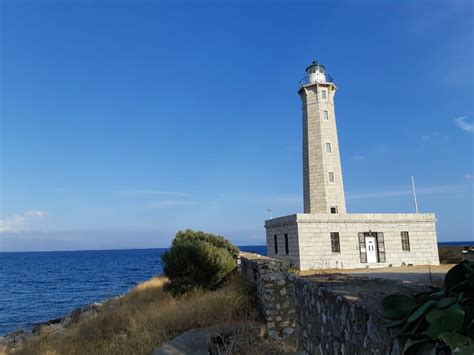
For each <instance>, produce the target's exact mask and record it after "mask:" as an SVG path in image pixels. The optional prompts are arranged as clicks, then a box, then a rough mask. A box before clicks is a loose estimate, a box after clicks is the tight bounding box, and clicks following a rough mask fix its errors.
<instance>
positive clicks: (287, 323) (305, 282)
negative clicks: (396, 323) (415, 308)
mask: <svg viewBox="0 0 474 355" xmlns="http://www.w3.org/2000/svg"><path fill="white" fill-rule="evenodd" d="M241 271H242V273H243V274H244V275H246V277H247V278H248V280H250V282H252V283H254V284H255V285H256V287H257V290H258V301H259V304H260V308H261V311H262V314H263V315H264V316H265V319H266V324H267V328H268V334H269V336H271V337H275V338H278V337H288V336H291V337H293V339H295V340H296V342H297V344H298V353H299V354H348V355H353V354H389V355H396V354H401V353H402V349H401V346H400V343H399V341H398V340H397V339H394V338H392V337H391V336H390V334H389V331H388V329H387V328H386V327H385V324H386V322H385V321H384V320H383V319H382V299H383V298H384V297H385V296H386V295H388V294H393V293H404V294H414V293H418V292H421V291H426V289H424V287H423V286H416V285H407V284H404V283H402V282H398V281H391V280H382V279H371V278H364V277H354V276H350V275H345V274H320V275H312V276H296V275H294V274H292V273H288V272H286V266H285V265H284V262H282V261H281V260H276V259H271V258H267V257H262V256H258V255H256V254H247V253H245V254H243V255H242V257H241Z"/></svg>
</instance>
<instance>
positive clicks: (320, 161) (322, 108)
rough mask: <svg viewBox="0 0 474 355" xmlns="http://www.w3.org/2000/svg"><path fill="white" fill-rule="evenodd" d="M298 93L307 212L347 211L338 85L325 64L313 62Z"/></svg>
mask: <svg viewBox="0 0 474 355" xmlns="http://www.w3.org/2000/svg"><path fill="white" fill-rule="evenodd" d="M298 94H299V95H300V97H301V101H302V111H303V190H304V213H325V214H345V213H346V201H345V197H344V185H343V181H342V169H341V159H340V156H339V142H338V139H337V128H336V115H335V112H334V95H335V94H336V85H334V83H333V82H332V79H331V77H330V76H329V74H327V73H326V70H325V68H324V66H323V65H321V64H319V63H318V62H316V61H314V62H313V63H312V64H311V65H310V66H309V67H308V68H306V77H305V78H304V79H303V81H302V82H301V85H300V88H299V90H298Z"/></svg>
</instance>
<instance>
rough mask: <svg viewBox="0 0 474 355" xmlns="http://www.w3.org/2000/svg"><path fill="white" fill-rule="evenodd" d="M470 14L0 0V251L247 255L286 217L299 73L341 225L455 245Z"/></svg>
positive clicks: (257, 4)
mask: <svg viewBox="0 0 474 355" xmlns="http://www.w3.org/2000/svg"><path fill="white" fill-rule="evenodd" d="M473 6H474V5H473V3H472V1H467V0H466V1H447V0H446V1H389V0H386V1H318V2H312V1H289V0H288V1H272V2H270V1H250V0H247V1H198V0H195V1H184V0H182V1H174V2H171V1H93V0H89V1H88V0H83V1H80V0H77V1H67V0H63V1H60V0H56V1H41V0H35V1H25V0H22V1H13V0H0V26H1V27H0V28H1V38H0V39H1V42H0V50H1V51H0V60H1V62H0V65H1V71H0V74H1V77H0V85H1V87H0V88H1V97H0V99H1V100H0V119H1V126H0V127H1V128H0V129H1V132H0V140H1V144H0V146H1V148H0V149H1V151H0V157H1V165H0V169H1V170H0V177H1V182H0V183H1V185H0V251H2V250H3V251H12V250H64V249H111V248H150V247H166V246H168V245H169V243H170V241H171V239H172V238H173V236H174V234H175V233H176V231H178V230H181V229H186V228H193V229H199V230H205V231H208V232H212V233H219V234H222V235H224V236H226V237H228V238H229V239H230V240H231V241H233V242H234V243H236V244H238V245H251V244H253V245H258V244H259V245H262V244H264V243H265V242H264V236H265V230H264V227H263V225H264V221H265V219H268V218H269V217H270V216H269V212H268V211H267V209H271V210H273V217H276V216H282V215H287V214H293V213H297V212H299V213H301V212H302V211H303V194H302V151H301V141H302V139H301V133H302V127H301V125H302V117H301V102H300V99H299V97H298V95H297V88H298V83H299V81H300V80H301V79H302V78H303V76H304V69H305V68H306V67H307V66H308V65H309V64H310V62H311V61H313V60H317V61H319V62H321V63H323V64H324V65H325V66H326V69H327V71H328V72H329V73H330V74H331V76H332V77H333V78H334V81H335V83H336V85H337V88H338V90H337V93H336V97H335V105H336V106H335V107H336V119H337V125H338V134H339V144H340V150H341V162H342V169H343V174H344V187H345V193H346V200H347V207H348V211H349V212H351V213H364V212H366V213H374V212H387V213H388V212H391V213H396V212H400V213H412V212H414V204H413V198H412V192H411V176H412V175H413V176H414V177H415V181H416V187H417V193H418V204H419V208H420V211H421V212H435V213H436V215H437V218H438V224H437V230H438V239H439V240H440V241H456V240H473V239H474V236H473V235H474V224H473V223H474V222H473V216H474V206H473V201H474V188H473V184H474V180H473V178H474V156H473V155H474V149H473V148H474V111H473V102H474V91H473V81H474V80H473V78H474V65H473V63H474V58H473V57H474V55H473V44H474V21H473V20H474V8H473Z"/></svg>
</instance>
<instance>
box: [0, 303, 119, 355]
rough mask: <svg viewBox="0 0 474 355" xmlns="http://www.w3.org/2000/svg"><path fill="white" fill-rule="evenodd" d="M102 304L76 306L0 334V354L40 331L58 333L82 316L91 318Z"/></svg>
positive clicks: (16, 346)
mask: <svg viewBox="0 0 474 355" xmlns="http://www.w3.org/2000/svg"><path fill="white" fill-rule="evenodd" d="M118 297H120V296H118ZM104 304H105V303H95V304H91V305H88V306H85V307H82V308H76V309H75V310H73V311H72V312H71V313H69V314H67V315H65V316H63V317H60V318H55V319H51V320H49V321H47V322H41V323H38V324H35V325H34V326H33V328H32V329H31V330H27V329H18V330H16V331H14V332H12V333H9V334H7V335H4V336H0V354H2V351H3V353H5V351H6V350H10V351H14V350H15V349H16V348H18V347H19V346H21V345H22V344H23V343H25V342H26V341H28V340H30V339H31V338H33V337H35V336H38V335H40V334H41V333H42V332H48V333H50V334H51V333H55V334H59V333H61V332H62V331H63V330H64V329H65V328H67V327H69V326H70V325H72V324H76V323H78V322H79V321H80V320H82V319H84V318H93V317H95V316H97V314H99V313H100V312H101V311H103V309H104Z"/></svg>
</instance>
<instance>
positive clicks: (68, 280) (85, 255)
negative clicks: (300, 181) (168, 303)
mask: <svg viewBox="0 0 474 355" xmlns="http://www.w3.org/2000/svg"><path fill="white" fill-rule="evenodd" d="M439 245H440V246H456V245H473V246H474V241H468V242H441V243H439ZM240 249H241V250H242V251H247V252H254V253H258V254H261V255H266V247H265V246H241V247H240ZM166 250H167V249H130V250H100V251H54V252H16V253H0V336H2V335H5V334H8V333H10V332H13V331H15V330H17V329H31V328H32V327H33V326H34V325H35V324H38V323H41V322H46V321H48V320H51V319H55V318H59V317H61V316H64V315H66V314H68V313H70V312H71V311H73V310H74V309H76V308H78V307H84V306H86V305H89V304H93V303H98V302H102V301H104V300H106V299H108V298H110V297H114V296H117V295H120V294H123V293H125V292H127V291H128V290H130V289H131V288H133V287H135V286H136V285H137V284H138V283H140V282H142V281H145V280H148V279H150V278H151V277H153V276H155V275H159V274H162V272H163V265H162V262H161V254H163V252H165V251H166Z"/></svg>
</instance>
